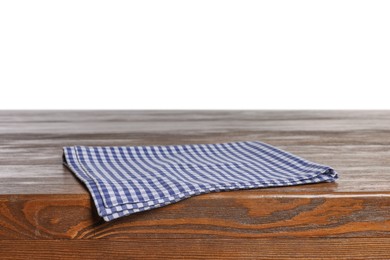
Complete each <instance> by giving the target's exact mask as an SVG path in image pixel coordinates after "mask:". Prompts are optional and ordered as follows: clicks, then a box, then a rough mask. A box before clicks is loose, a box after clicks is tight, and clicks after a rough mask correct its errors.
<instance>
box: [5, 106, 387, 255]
mask: <svg viewBox="0 0 390 260" xmlns="http://www.w3.org/2000/svg"><path fill="white" fill-rule="evenodd" d="M248 140H258V141H262V142H266V143H269V144H271V145H274V146H277V147H279V148H281V149H284V150H286V151H289V152H291V153H294V154H296V155H299V156H302V157H304V158H306V159H308V160H311V161H314V162H318V163H321V164H326V165H329V166H331V167H333V168H334V169H335V170H336V171H337V172H338V173H339V177H340V178H339V179H338V180H337V182H335V183H321V184H310V185H300V186H292V187H278V188H267V189H254V190H243V191H231V192H219V193H211V194H205V195H200V196H196V197H192V198H189V199H187V200H184V201H181V202H179V203H175V204H172V205H169V206H166V207H162V208H159V209H154V210H151V211H146V212H142V213H137V214H133V215H131V216H128V217H124V218H121V219H118V220H116V221H112V222H109V223H105V222H104V221H102V220H101V219H100V218H99V217H98V216H97V214H96V212H95V209H94V206H93V204H92V202H91V199H90V196H89V193H88V192H87V190H86V189H85V187H84V186H83V185H82V184H81V183H80V182H79V181H78V180H77V179H76V178H75V177H74V176H73V174H72V173H71V172H70V171H69V170H67V169H66V168H65V167H64V166H63V165H62V147H63V146H71V145H93V146H117V145H171V144H195V143H219V142H231V141H248ZM253 238H256V239H260V240H258V241H262V242H261V243H262V244H263V245H267V243H269V244H274V243H281V245H285V244H286V239H287V240H288V241H295V242H297V241H301V240H302V241H303V240H305V239H308V238H310V239H311V240H310V241H312V242H310V243H309V242H307V241H306V243H305V244H307V248H309V247H310V246H312V247H313V248H315V245H317V246H318V244H321V245H323V243H321V239H328V240H327V241H328V242H329V241H330V240H329V239H339V240H337V242H335V241H334V240H332V242H329V243H327V244H328V245H329V248H331V247H332V248H337V246H336V244H337V245H340V243H347V244H348V243H350V242H351V241H355V240H354V239H356V241H355V242H356V243H358V244H359V243H361V245H360V244H359V245H358V246H357V248H359V246H362V247H365V246H364V245H365V243H368V244H370V243H373V244H375V243H378V244H380V245H383V244H385V245H388V246H389V244H390V243H389V242H390V240H389V239H390V111H0V240H3V241H11V240H12V241H19V242H20V241H25V240H35V241H36V243H39V241H42V240H57V239H61V240H60V241H64V240H63V239H65V241H69V243H71V241H73V242H74V241H79V240H80V241H81V240H91V241H92V240H93V241H95V242H94V243H98V241H101V240H102V239H103V240H104V239H109V240H117V241H124V240H126V241H127V240H128V241H133V242H134V239H136V240H137V241H140V240H139V239H141V240H142V239H144V240H145V239H148V241H151V240H153V241H154V243H157V242H159V243H168V242H166V241H171V242H172V240H166V239H178V241H180V242H181V243H182V245H183V248H186V245H187V244H186V243H187V242H188V239H191V241H192V242H191V243H194V244H196V243H198V244H199V245H198V246H201V244H202V243H203V242H202V241H204V239H207V241H208V243H209V244H210V245H212V244H213V243H216V245H215V247H218V243H220V241H221V239H224V240H223V241H225V242H224V245H225V243H226V245H227V244H229V243H231V244H232V245H231V246H232V247H234V244H235V242H234V241H235V239H241V241H245V243H244V242H243V247H242V248H247V250H249V251H247V253H248V252H249V253H248V254H249V255H248V256H249V257H251V256H254V255H253V254H255V253H256V252H255V251H256V250H254V249H253V248H258V247H257V245H258V244H254V243H255V242H254V240H251V239H253ZM274 238H279V239H278V240H277V241H278V242H270V241H271V240H269V239H274ZM368 238H370V240H367V239H368ZM180 239H181V240H180ZM296 239H301V240H296ZM375 239H377V240H375ZM162 241H165V242H162ZM186 241H187V242H186ZM251 241H252V242H251ZM272 241H273V240H272ZM348 241H349V242H348ZM370 241H372V242H370ZM378 241H379V242H378ZM73 242H72V243H73ZM171 242H169V243H171ZM61 243H65V242H61ZM67 243H68V242H67ZM91 243H92V242H91ZM256 243H258V242H256ZM297 243H298V242H297ZM316 243H317V244H316ZM332 243H333V244H332ZM356 243H355V245H357V244H356ZM1 245H3V250H5V252H7V251H6V250H8V249H9V250H11V249H12V245H13V243H10V244H7V243H6V242H3V244H1V243H0V246H1ZM7 245H8V246H7ZM245 245H246V247H245ZM98 246H99V245H98ZM166 246H168V245H166ZM171 246H173V247H174V246H175V243H172V245H171ZM187 247H188V248H187V249H186V250H187V251H186V252H191V250H190V249H189V248H192V247H191V246H190V244H189V242H188V245H187ZM285 247H286V246H285ZM73 248H75V246H74V245H73ZM83 248H85V245H84V247H83ZM267 248H268V249H267ZM329 248H328V249H329ZM381 248H382V247H381ZM389 248H390V246H389V247H387V248H385V249H386V251H381V250H376V251H375V252H369V251H370V250H368V251H367V254H368V253H371V256H372V255H373V254H374V255H375V254H377V255H378V256H383V255H381V254H382V253H383V254H387V253H386V252H387V250H388V249H389ZM122 249H123V248H122ZM214 249H215V248H214ZM267 250H271V249H270V247H269V246H268V247H264V248H263V253H264V254H266V253H267V252H268V251H267ZM286 250H287V249H286ZM289 250H292V249H291V248H290V249H289ZM307 250H309V249H307ZM329 250H330V249H329ZM232 251H233V252H228V254H227V255H226V256H234V255H235V254H237V252H239V250H238V251H237V250H232ZM339 251H340V250H339ZM172 252H173V251H172ZM250 252H253V254H251V253H250ZM291 252H294V250H292V251H291ZM302 252H304V250H303V251H302ZM132 253H133V254H134V253H136V252H134V251H132ZM273 253H275V252H271V251H269V254H270V255H272V254H273ZM279 253H280V252H279ZM294 253H296V252H294ZM340 254H342V253H340ZM221 255H222V256H223V254H222V253H221ZM173 256H174V255H173V253H172V255H170V257H173ZM236 256H240V255H236ZM286 256H287V255H286ZM340 256H341V255H340ZM356 256H359V255H356ZM360 256H364V255H360Z"/></svg>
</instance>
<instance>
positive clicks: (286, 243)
mask: <svg viewBox="0 0 390 260" xmlns="http://www.w3.org/2000/svg"><path fill="white" fill-rule="evenodd" d="M16 248H17V250H15V249H16ZM48 248H50V250H48ZM97 249H100V250H97ZM0 250H1V253H2V254H1V259H12V260H14V259H23V260H24V259H50V260H51V259H187V258H189V259H364V260H367V259H389V251H390V239H389V238H363V239H358V238H343V239H324V238H319V239H277V240H275V239H155V238H151V239H147V240H145V239H131V240H126V241H123V240H115V241H113V240H110V241H106V240H92V241H90V240H83V241H75V240H51V241H47V240H44V241H42V240H36V241H29V240H19V241H13V240H4V241H1V240H0Z"/></svg>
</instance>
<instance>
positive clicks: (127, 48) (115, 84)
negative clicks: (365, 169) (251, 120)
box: [0, 0, 390, 109]
mask: <svg viewBox="0 0 390 260" xmlns="http://www.w3.org/2000/svg"><path fill="white" fill-rule="evenodd" d="M389 87H390V1H368V0H367V1H359V0H353V1H343V0H336V1H333V0H319V1H316V0H307V1H302V0H288V1H280V0H270V1H260V0H256V1H245V0H236V1H229V0H221V1H214V0H190V1H186V0H177V1H171V0H158V1H148V0H140V1H98V0H93V1H84V0H54V1H53V0H47V1H42V0H33V1H31V0H29V1H19V0H11V1H1V2H0V108H1V109H26V108H31V109H49V108H50V109H97V108H100V109H356V108H360V109H383V108H386V109H387V108H390V98H389V95H388V94H387V90H388V89H389Z"/></svg>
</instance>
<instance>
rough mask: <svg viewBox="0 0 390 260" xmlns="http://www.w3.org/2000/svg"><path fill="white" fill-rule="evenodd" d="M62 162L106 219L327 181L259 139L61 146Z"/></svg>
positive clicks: (330, 177)
mask: <svg viewBox="0 0 390 260" xmlns="http://www.w3.org/2000/svg"><path fill="white" fill-rule="evenodd" d="M64 164H65V165H66V166H68V167H69V168H70V169H71V171H72V172H73V173H74V174H75V175H76V176H77V177H78V178H79V179H80V180H81V181H82V182H84V183H85V185H86V186H87V188H88V190H89V191H90V192H91V194H92V197H93V200H94V203H95V205H96V207H97V212H98V214H99V215H100V216H101V217H103V218H104V220H106V221H110V220H113V219H116V218H119V217H122V216H125V215H129V214H132V213H135V212H140V211H145V210H149V209H153V208H158V207H161V206H164V205H167V204H171V203H174V202H177V201H180V200H183V199H185V198H188V197H191V196H194V195H199V194H203V193H209V192H214V191H227V190H237V189H252V188H260V187H274V186H288V185H297V184H307V183H318V182H332V181H335V180H336V179H337V178H338V176H337V173H336V172H335V171H334V170H333V169H332V168H330V167H328V166H324V165H320V164H317V163H313V162H309V161H307V160H305V159H302V158H300V157H297V156H295V155H292V154H290V153H288V152H285V151H282V150H280V149H277V148H275V147H273V146H271V145H268V144H265V143H261V142H232V143H222V144H198V145H172V146H128V147H126V146H122V147H85V146H72V147H64Z"/></svg>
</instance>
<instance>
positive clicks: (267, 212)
mask: <svg viewBox="0 0 390 260" xmlns="http://www.w3.org/2000/svg"><path fill="white" fill-rule="evenodd" d="M316 185H325V184H316ZM316 185H314V186H316ZM311 186H313V185H311ZM389 202H390V194H387V195H385V194H372V195H368V194H365V195H353V196H352V195H350V194H346V195H345V194H344V195H341V194H340V195H327V196H324V195H323V196H318V195H316V194H309V193H304V194H301V195H288V194H279V195H275V194H273V195H270V194H268V195H261V194H259V193H256V192H251V191H249V192H248V191H234V192H220V193H214V194H206V195H202V196H197V197H193V198H190V199H187V200H184V201H181V202H180V203H175V204H171V205H168V206H165V207H161V208H158V209H154V210H150V211H145V212H141V213H137V214H133V215H131V216H128V217H125V218H121V219H118V220H115V221H112V222H107V223H106V222H103V221H102V220H101V219H100V218H99V217H98V216H97V215H96V213H95V211H94V206H93V205H91V202H90V201H89V200H88V196H87V195H85V196H81V195H79V196H75V195H66V196H65V195H51V196H50V197H48V196H45V195H35V196H33V195H25V196H22V195H14V196H3V197H1V198H0V239H64V238H68V239H132V238H153V237H164V238H177V237H181V238H199V237H220V238H229V237H238V238H240V237H245V238H259V237H368V236H375V237H389V235H390V203H389Z"/></svg>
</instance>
